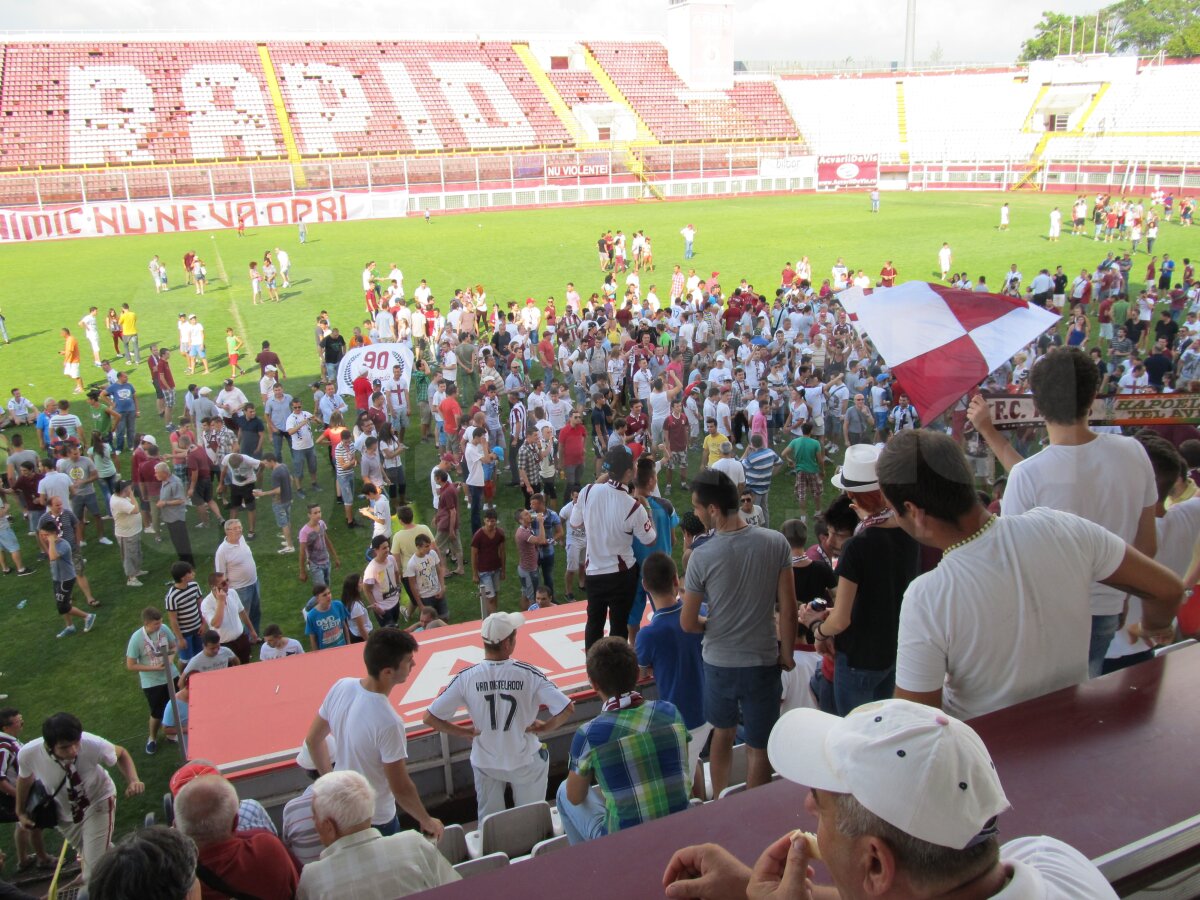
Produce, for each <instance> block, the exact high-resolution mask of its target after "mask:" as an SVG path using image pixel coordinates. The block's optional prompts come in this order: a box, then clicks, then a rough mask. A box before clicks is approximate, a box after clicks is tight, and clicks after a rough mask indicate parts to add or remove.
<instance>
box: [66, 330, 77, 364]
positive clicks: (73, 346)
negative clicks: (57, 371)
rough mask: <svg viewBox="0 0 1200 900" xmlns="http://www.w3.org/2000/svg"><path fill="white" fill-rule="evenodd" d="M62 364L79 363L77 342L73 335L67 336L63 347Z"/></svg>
mask: <svg viewBox="0 0 1200 900" xmlns="http://www.w3.org/2000/svg"><path fill="white" fill-rule="evenodd" d="M63 362H67V363H77V362H79V341H77V340H75V335H73V334H71V335H67V340H66V342H65V344H64V346H63Z"/></svg>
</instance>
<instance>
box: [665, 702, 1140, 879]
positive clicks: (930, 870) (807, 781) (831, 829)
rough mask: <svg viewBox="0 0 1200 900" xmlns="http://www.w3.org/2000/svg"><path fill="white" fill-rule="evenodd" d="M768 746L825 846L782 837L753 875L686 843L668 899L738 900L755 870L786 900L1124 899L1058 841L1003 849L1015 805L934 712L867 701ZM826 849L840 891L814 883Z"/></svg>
mask: <svg viewBox="0 0 1200 900" xmlns="http://www.w3.org/2000/svg"><path fill="white" fill-rule="evenodd" d="M768 751H769V753H770V757H771V764H772V765H773V766H774V767H775V769H776V771H778V772H779V773H780V774H781V775H782V776H783V777H784V778H786V779H788V780H789V781H793V782H796V783H797V784H801V785H804V786H805V787H806V788H809V792H808V795H807V797H805V798H804V799H803V803H804V806H805V808H806V809H807V810H808V811H809V812H810V813H811V814H813V815H815V816H816V817H817V822H818V825H817V836H818V838H819V840H820V846H819V848H818V846H817V845H816V843H815V840H813V839H810V838H808V837H806V836H805V835H804V834H802V833H797V832H791V833H789V834H785V835H783V836H782V837H780V838H779V839H778V840H776V841H775V842H774V843H772V844H771V846H770V847H768V848H767V849H766V850H765V851H764V852H763V854H762V856H761V857H760V858H759V860H758V864H757V865H756V867H755V869H754V872H753V873H752V872H751V869H750V867H749V866H747V865H745V864H744V863H742V862H740V861H739V860H738V859H737V858H735V857H734V856H733V855H732V854H731V853H729V852H728V851H727V850H724V849H723V848H720V847H717V846H715V845H713V844H705V845H702V846H697V847H685V848H684V849H682V850H679V851H678V852H676V853H675V855H674V856H673V857H672V858H671V861H670V862H669V863H668V864H667V870H666V872H665V873H664V875H663V882H664V884H666V885H667V889H666V893H667V896H668V897H711V896H722V897H733V896H743V895H744V894H746V892H747V889H748V888H749V887H750V882H751V878H752V876H753V877H754V879H755V887H756V888H770V889H773V891H767V890H763V891H761V892H756V891H755V890H751V891H750V895H751V896H755V895H757V894H758V893H761V894H762V896H768V895H769V896H773V897H776V898H779V900H801V898H808V897H810V896H819V897H828V896H842V897H851V896H855V897H857V896H866V895H867V894H868V893H869V894H870V896H872V897H877V898H880V900H901V898H910V897H914V896H935V895H937V896H950V895H954V896H963V897H967V896H969V897H973V898H979V900H983V898H995V900H1030V898H1035V897H1036V898H1043V900H1076V898H1084V897H1086V898H1088V900H1107V898H1112V900H1115V898H1116V896H1117V895H1116V892H1115V891H1113V889H1112V887H1111V886H1110V885H1109V883H1108V882H1107V881H1106V880H1105V878H1104V876H1103V875H1102V874H1101V873H1100V870H1099V869H1097V868H1096V866H1095V865H1094V864H1092V863H1091V862H1090V861H1089V860H1088V859H1087V857H1085V856H1084V855H1083V854H1082V853H1080V852H1079V851H1078V850H1075V849H1074V848H1073V847H1070V846H1068V845H1067V844H1064V843H1063V842H1062V841H1059V840H1056V839H1055V838H1052V837H1046V836H1039V837H1023V838H1017V839H1016V840H1013V841H1009V842H1008V843H1007V844H1005V845H1003V846H1000V841H999V838H998V837H997V831H998V829H997V819H998V818H999V816H1000V814H1001V813H1002V812H1004V811H1005V810H1006V809H1008V808H1009V806H1010V804H1009V802H1008V798H1007V797H1006V796H1005V795H1004V787H1003V786H1002V785H1001V784H1000V776H999V775H998V774H997V772H996V767H995V765H994V764H993V763H992V760H991V757H990V756H989V754H988V751H987V747H985V746H984V745H983V741H981V740H980V739H979V735H977V734H976V733H975V732H974V731H973V730H972V729H971V727H970V726H969V725H965V724H964V723H962V722H960V721H958V720H957V719H952V718H950V717H949V716H947V715H945V714H944V713H942V712H939V711H938V710H934V709H930V708H929V707H926V706H921V705H919V704H914V703H909V702H906V701H904V700H883V701H880V702H877V703H867V704H864V705H863V706H860V707H859V708H858V709H856V710H854V711H853V712H852V713H850V715H848V716H847V717H846V718H844V719H841V718H838V717H837V716H832V715H829V714H828V713H823V712H820V711H819V710H815V709H795V710H792V711H790V712H788V713H786V714H784V715H783V716H781V717H780V719H779V722H778V723H777V724H776V725H775V728H774V730H773V731H772V732H771V740H770V746H769V748H768ZM796 801H797V803H799V802H801V796H797V798H796ZM818 849H819V851H820V857H821V859H823V860H824V862H825V865H826V868H827V869H828V871H829V873H830V877H831V878H832V880H833V887H832V888H829V887H825V886H824V885H814V884H813V883H812V881H811V880H809V876H808V866H809V863H810V862H811V861H813V860H814V859H815V858H816V856H817V851H818ZM864 885H865V886H866V887H867V890H864ZM917 886H919V888H917ZM914 888H917V889H916V890H914Z"/></svg>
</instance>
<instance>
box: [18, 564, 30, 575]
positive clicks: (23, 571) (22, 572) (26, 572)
mask: <svg viewBox="0 0 1200 900" xmlns="http://www.w3.org/2000/svg"><path fill="white" fill-rule="evenodd" d="M17 574H18V575H32V574H33V569H31V568H29V566H26V567H25V568H23V569H17Z"/></svg>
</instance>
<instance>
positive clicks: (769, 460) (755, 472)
mask: <svg viewBox="0 0 1200 900" xmlns="http://www.w3.org/2000/svg"><path fill="white" fill-rule="evenodd" d="M780 462H782V460H781V459H780V458H779V454H778V453H776V452H775V451H774V450H772V449H771V448H770V447H763V448H762V449H761V450H751V451H750V452H749V453H748V454H747V455H746V457H745V458H744V459H743V460H742V471H743V472H745V474H746V488H747V490H750V491H753V492H754V493H756V494H765V493H766V492H767V491H769V490H770V489H771V476H772V475H773V474H774V469H775V466H776V465H778V464H779V463H780Z"/></svg>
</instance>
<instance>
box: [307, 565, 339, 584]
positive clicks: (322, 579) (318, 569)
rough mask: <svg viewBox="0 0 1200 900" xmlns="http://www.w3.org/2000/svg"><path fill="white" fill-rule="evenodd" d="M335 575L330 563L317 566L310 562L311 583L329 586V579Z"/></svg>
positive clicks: (309, 576)
mask: <svg viewBox="0 0 1200 900" xmlns="http://www.w3.org/2000/svg"><path fill="white" fill-rule="evenodd" d="M332 577H333V570H332V569H331V567H330V565H329V563H325V565H323V566H315V565H313V564H312V563H309V564H308V580H309V583H310V584H323V585H325V586H326V587H329V579H330V578H332Z"/></svg>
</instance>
